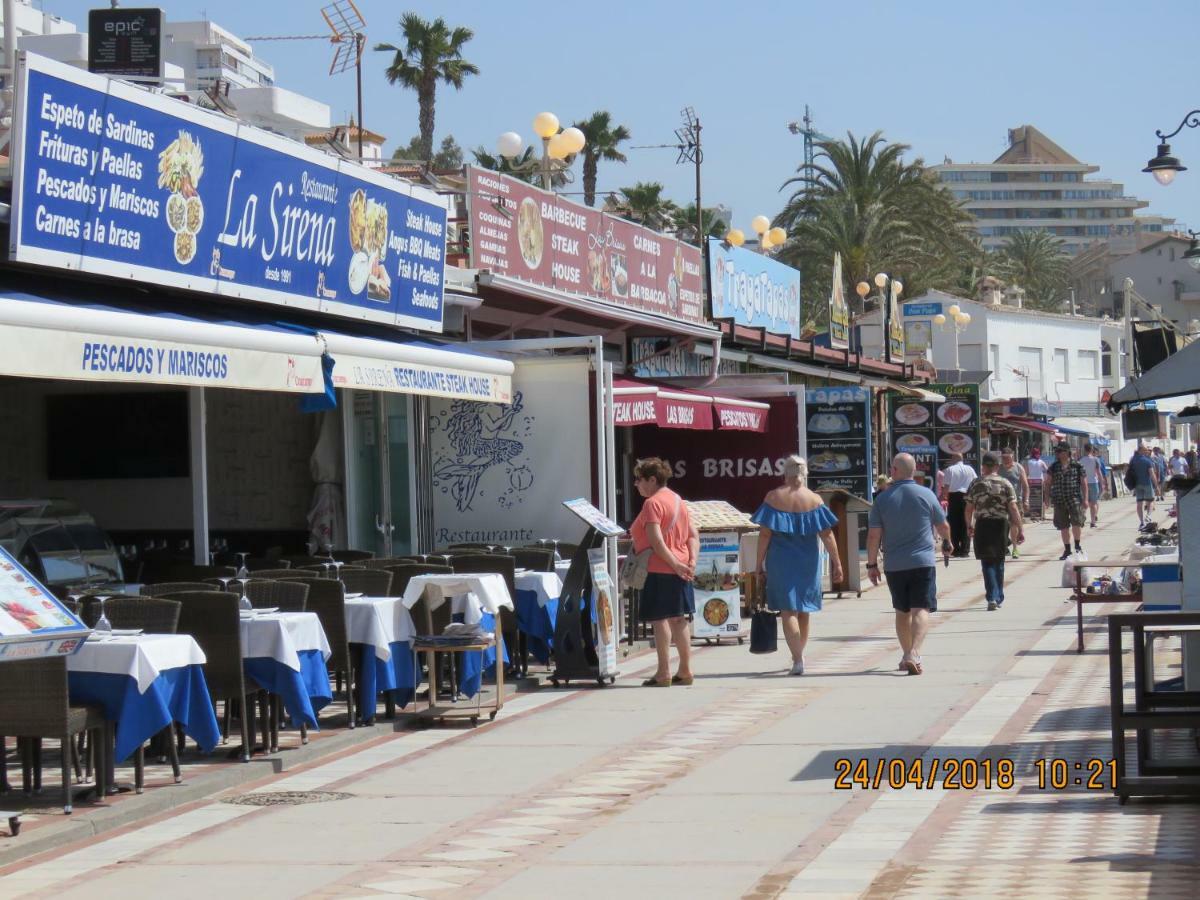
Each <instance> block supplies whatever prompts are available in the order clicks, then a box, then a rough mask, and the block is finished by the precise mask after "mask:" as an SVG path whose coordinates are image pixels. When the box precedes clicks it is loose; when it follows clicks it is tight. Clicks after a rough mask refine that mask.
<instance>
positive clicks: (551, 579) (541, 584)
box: [516, 572, 562, 606]
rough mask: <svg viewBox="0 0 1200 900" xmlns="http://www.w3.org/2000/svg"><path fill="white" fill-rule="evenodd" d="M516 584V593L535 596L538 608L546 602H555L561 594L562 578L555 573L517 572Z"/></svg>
mask: <svg viewBox="0 0 1200 900" xmlns="http://www.w3.org/2000/svg"><path fill="white" fill-rule="evenodd" d="M516 584H517V590H518V591H533V592H534V593H535V594H537V601H538V606H545V605H546V601H548V600H557V599H558V597H559V595H560V594H561V593H562V578H560V577H559V575H558V573H557V572H518V573H517V577H516Z"/></svg>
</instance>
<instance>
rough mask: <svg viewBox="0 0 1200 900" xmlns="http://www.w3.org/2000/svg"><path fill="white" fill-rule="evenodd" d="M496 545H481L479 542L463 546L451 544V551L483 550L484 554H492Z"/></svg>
mask: <svg viewBox="0 0 1200 900" xmlns="http://www.w3.org/2000/svg"><path fill="white" fill-rule="evenodd" d="M495 546H496V545H495V544H480V543H477V542H472V541H467V542H466V543H463V544H451V545H450V549H451V550H482V551H483V552H484V553H491V552H492V548H493V547H495Z"/></svg>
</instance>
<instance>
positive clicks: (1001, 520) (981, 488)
mask: <svg viewBox="0 0 1200 900" xmlns="http://www.w3.org/2000/svg"><path fill="white" fill-rule="evenodd" d="M979 467H980V468H981V469H982V470H983V474H982V475H980V476H979V478H977V479H976V480H975V483H974V484H972V485H971V487H970V489H969V490H968V491H967V528H968V529H969V531H970V532H971V538H972V542H973V543H974V546H975V558H976V559H977V560H979V566H980V568H981V569H982V570H983V589H984V594H985V599H986V600H987V608H988V610H989V611H993V610H997V609H999V608H1000V607H1002V606H1003V605H1004V559H1005V557H1006V556H1008V545H1009V542H1010V541H1011V542H1012V544H1013V546H1014V547H1015V546H1016V545H1017V544H1020V543H1021V542H1022V541H1024V540H1025V532H1024V531H1023V529H1022V521H1021V510H1020V508H1019V507H1018V506H1017V492H1016V490H1014V488H1013V486H1012V482H1011V481H1009V480H1008V479H1007V478H1005V477H1004V476H1003V475H1001V474H1000V459H999V457H997V455H996V454H995V453H985V454H983V458H982V459H980V461H979Z"/></svg>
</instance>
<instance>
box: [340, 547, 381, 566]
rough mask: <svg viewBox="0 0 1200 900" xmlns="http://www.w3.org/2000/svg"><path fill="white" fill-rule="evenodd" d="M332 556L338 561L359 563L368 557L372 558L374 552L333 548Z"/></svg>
mask: <svg viewBox="0 0 1200 900" xmlns="http://www.w3.org/2000/svg"><path fill="white" fill-rule="evenodd" d="M333 558H334V559H336V560H337V561H338V562H344V563H360V564H361V563H364V562H366V561H367V560H368V559H374V558H375V554H374V553H372V552H371V551H370V550H334V551H333Z"/></svg>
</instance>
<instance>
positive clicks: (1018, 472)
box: [999, 448, 1040, 559]
mask: <svg viewBox="0 0 1200 900" xmlns="http://www.w3.org/2000/svg"><path fill="white" fill-rule="evenodd" d="M999 474H1000V477H1002V478H1003V479H1004V480H1005V481H1007V482H1008V483H1009V484H1011V485H1012V486H1013V490H1014V491H1016V494H1017V502H1018V503H1020V504H1021V516H1022V518H1023V517H1024V516H1027V515H1029V476H1028V475H1026V474H1025V467H1024V466H1022V465H1021V464H1020V463H1018V462H1017V457H1016V454H1015V453H1013V451H1012V450H1011V449H1009V448H1005V449H1004V450H1001V451H1000V471H999ZM1039 490H1040V488H1039ZM1020 555H1021V553H1020V551H1019V550H1018V549H1017V545H1016V544H1015V543H1014V544H1013V545H1012V558H1013V559H1017V558H1018V557H1019V556H1020Z"/></svg>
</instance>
